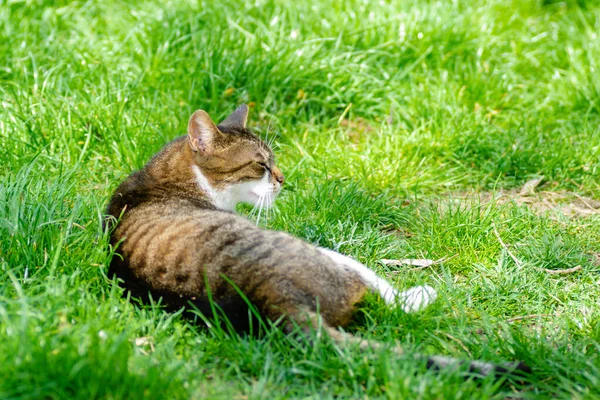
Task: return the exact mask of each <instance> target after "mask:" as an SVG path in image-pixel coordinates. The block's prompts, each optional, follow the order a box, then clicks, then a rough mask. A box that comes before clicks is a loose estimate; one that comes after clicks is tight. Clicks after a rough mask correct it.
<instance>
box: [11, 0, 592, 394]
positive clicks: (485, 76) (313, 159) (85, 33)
mask: <svg viewBox="0 0 600 400" xmlns="http://www.w3.org/2000/svg"><path fill="white" fill-rule="evenodd" d="M220 3H221V2H209V1H201V2H198V1H178V0H174V1H171V2H160V1H150V2H140V3H133V2H132V3H126V4H124V3H122V2H112V1H104V2H93V1H88V2H69V1H62V2H51V1H42V0H39V1H35V0H31V1H29V0H27V1H0V60H2V62H0V101H1V104H2V107H0V154H2V160H1V162H0V398H7V399H17V398H18V399H40V398H48V399H64V398H81V399H91V398H106V399H136V398H147V399H190V398H238V399H245V398H249V399H254V398H256V399H259V398H334V397H337V398H349V397H357V398H365V397H369V398H394V399H395V398H410V399H413V398H447V399H456V398H465V399H469V398H473V397H476V398H497V399H501V398H505V397H507V396H509V397H512V398H521V397H524V398H549V397H556V398H600V360H599V358H598V354H599V350H600V310H599V301H600V293H599V290H598V279H599V276H598V272H600V267H599V262H598V259H600V257H598V254H599V253H600V216H599V215H598V213H595V214H594V213H587V214H585V215H583V214H582V215H579V216H575V217H568V216H564V215H561V214H560V213H556V212H552V211H549V212H546V213H537V212H535V210H534V209H533V208H530V207H527V206H525V205H519V204H517V203H516V202H506V201H501V200H500V199H496V200H492V201H487V200H484V199H485V198H487V197H489V194H490V193H491V194H492V195H493V196H495V197H498V196H500V195H501V193H506V191H512V192H514V193H517V192H518V189H519V188H520V187H521V186H522V185H523V184H524V183H525V182H527V181H529V180H530V179H532V178H534V177H537V176H540V175H543V176H544V181H543V182H542V185H541V187H540V188H539V189H540V190H542V191H546V192H550V194H557V193H559V194H560V193H564V192H568V193H569V195H568V196H570V197H567V201H568V199H569V198H570V199H573V201H575V200H577V196H586V197H588V198H592V199H596V200H600V38H599V37H598V35H599V33H598V31H599V30H600V5H598V4H597V3H596V2H593V1H587V2H586V1H584V0H579V1H574V0H573V1H571V0H567V1H560V2H559V1H542V0H525V1H517V0H512V1H510V0H508V1H504V0H494V1H480V0H461V1H453V2H450V1H416V0H412V1H397V2H387V1H381V2H374V1H369V2H367V1H355V0H352V1H346V2H337V1H331V0H319V1H316V0H314V1H312V0H311V1H305V2H301V1H295V2H291V1H289V2H285V1H275V0H271V1H269V0H260V1H256V2H246V3H243V2H242V3H238V4H235V5H234V4H232V5H230V6H227V5H224V4H220ZM241 102H247V103H252V104H253V109H252V111H251V115H250V125H251V126H252V127H254V128H255V129H256V131H257V132H259V133H260V134H262V135H264V136H265V137H266V136H267V135H268V136H269V137H270V138H273V137H275V143H276V153H277V154H278V160H279V161H278V162H279V165H280V167H281V169H282V170H283V172H284V174H286V180H287V183H286V185H285V190H284V193H283V195H282V196H281V198H280V200H279V203H278V204H279V206H278V210H277V211H276V212H275V213H272V215H271V216H270V218H269V219H268V220H266V221H263V223H264V224H265V225H266V226H268V227H270V228H274V229H282V230H285V231H288V232H291V233H293V234H295V235H297V236H299V237H302V238H305V239H306V240H308V241H310V242H313V243H317V244H319V245H323V246H328V247H330V248H334V249H337V250H339V251H341V252H343V253H346V254H348V255H351V256H353V257H356V258H357V259H359V260H360V261H362V262H364V263H366V264H367V265H369V266H370V267H372V268H373V269H375V270H377V271H378V272H379V273H380V274H382V275H386V276H387V277H388V278H389V279H390V280H392V281H393V282H394V283H395V285H396V286H397V287H398V288H407V287H409V286H412V285H415V284H423V283H427V284H430V285H433V286H434V287H436V289H438V291H439V293H440V296H439V300H438V301H437V302H436V303H435V305H433V306H432V307H430V308H429V309H427V310H425V311H424V312H422V313H418V314H412V315H405V314H403V313H401V312H400V311H394V310H389V309H387V308H386V307H384V306H383V305H382V304H381V302H380V301H378V300H377V299H376V298H371V299H369V301H367V303H366V304H365V306H364V308H362V309H361V310H360V312H359V313H358V318H357V323H356V324H354V325H353V326H352V327H351V329H350V330H351V331H352V332H354V333H355V334H357V335H360V336H363V337H368V338H371V339H376V340H378V341H380V342H383V343H388V344H389V345H390V346H391V345H392V344H393V343H395V342H398V343H400V344H402V345H403V346H404V347H406V348H407V349H409V351H408V353H407V354H406V356H403V357H396V356H392V353H390V352H388V351H385V350H381V351H375V350H371V351H365V352H361V351H358V350H357V349H355V348H342V349H339V348H336V347H335V346H334V345H332V343H330V342H329V341H328V340H326V339H324V338H322V339H319V338H317V337H315V338H313V340H314V342H313V343H312V344H311V345H310V346H307V345H306V344H305V343H303V342H302V341H300V339H299V338H297V337H286V336H284V335H283V334H282V333H281V332H280V331H279V330H278V329H276V328H275V329H270V330H268V332H267V333H266V334H265V335H264V336H263V337H260V338H247V337H238V336H230V335H227V334H225V333H224V332H222V331H219V330H212V331H202V330H198V329H197V328H196V327H194V326H193V325H191V324H189V323H188V322H186V321H185V320H183V319H182V318H181V316H180V315H178V314H175V315H173V314H166V313H164V312H162V311H161V310H160V308H159V307H156V306H155V307H150V306H148V307H145V308H138V307H135V306H133V305H132V304H130V303H129V302H127V301H126V300H124V299H122V298H121V295H122V291H121V289H119V288H118V287H117V286H116V285H114V284H113V283H112V282H110V281H109V280H108V279H107V278H106V276H105V271H106V269H107V265H108V262H109V257H110V254H109V253H108V250H107V246H106V245H107V236H106V233H105V232H103V231H102V225H101V224H102V220H103V212H104V208H105V204H106V202H107V200H108V198H109V196H110V194H111V192H112V191H113V190H114V189H115V187H116V186H117V185H118V183H119V182H120V181H121V180H122V179H124V177H125V176H127V174H129V173H130V172H131V171H132V170H134V169H136V168H140V167H141V166H142V165H143V164H144V163H145V162H146V161H147V160H148V159H149V157H150V156H151V155H152V154H153V153H155V152H156V151H157V150H158V149H159V148H160V147H161V146H162V145H163V144H164V143H166V142H167V141H168V140H170V139H171V138H173V137H175V136H178V135H181V134H183V133H185V127H186V123H187V119H188V117H189V115H190V114H191V113H192V112H193V111H194V110H195V109H198V108H202V109H205V110H207V111H208V112H209V113H211V115H212V116H213V117H215V119H218V118H221V117H223V116H225V115H226V114H227V113H229V112H231V111H232V110H233V109H234V107H235V106H236V105H237V104H239V103H241ZM473 193H474V195H473ZM478 194H482V195H481V198H480V196H479V195H478ZM486 196H487V197H486ZM245 210H246V209H241V212H245ZM494 229H496V230H497V231H498V233H499V235H500V236H501V237H502V240H503V241H504V242H505V243H506V244H507V246H508V247H507V248H504V247H503V246H502V245H501V244H500V242H499V240H498V238H497V237H496V235H495V233H494ZM507 249H508V250H510V252H512V253H514V255H515V256H516V257H517V258H518V259H519V263H515V262H514V261H513V259H512V258H511V256H510V255H509V254H508V251H507ZM442 257H453V258H451V259H450V260H448V261H447V262H445V263H443V264H441V265H436V266H434V267H431V268H428V269H424V270H420V271H414V270H411V268H409V267H386V266H383V265H382V264H381V263H380V260H381V259H383V258H430V259H440V258H442ZM577 265H581V266H582V267H583V268H582V270H581V271H579V272H577V273H573V274H567V275H553V274H548V273H547V272H545V271H544V270H543V269H544V268H545V269H566V268H571V267H575V266H577ZM535 315H539V316H537V317H536V316H535ZM523 316H529V317H528V318H523V319H516V320H511V318H515V317H523ZM140 338H142V339H140ZM416 352H421V353H427V354H436V353H441V354H448V355H452V356H455V357H460V358H482V359H486V360H490V361H497V362H500V361H506V360H513V359H520V360H524V361H525V362H527V363H528V364H529V365H530V366H531V367H532V368H533V371H534V372H533V374H532V375H531V376H530V377H529V378H528V379H527V381H526V382H525V383H524V384H518V383H510V382H505V383H504V384H502V382H494V381H493V380H483V381H481V382H473V381H467V382H464V381H463V379H462V377H461V375H460V373H459V372H458V371H443V372H440V373H432V372H430V371H426V369H425V366H424V365H423V364H422V363H420V362H417V361H415V359H414V357H412V354H413V353H416Z"/></svg>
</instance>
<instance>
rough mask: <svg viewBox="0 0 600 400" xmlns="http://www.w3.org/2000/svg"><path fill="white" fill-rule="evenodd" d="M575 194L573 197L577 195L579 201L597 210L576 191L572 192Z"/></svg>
mask: <svg viewBox="0 0 600 400" xmlns="http://www.w3.org/2000/svg"><path fill="white" fill-rule="evenodd" d="M573 194H574V195H575V197H577V198H578V199H579V201H581V202H582V203H583V204H584V205H585V206H586V207H587V208H589V209H590V210H592V211H594V212H597V211H598V208H597V207H594V206H592V205H591V204H590V203H589V202H588V201H587V200H586V199H585V198H584V197H583V196H580V195H579V194H577V193H573Z"/></svg>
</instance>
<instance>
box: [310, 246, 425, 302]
mask: <svg viewBox="0 0 600 400" xmlns="http://www.w3.org/2000/svg"><path fill="white" fill-rule="evenodd" d="M319 251H320V252H321V253H323V254H325V255H327V256H328V257H329V258H331V259H332V260H333V261H334V262H335V263H336V264H338V265H340V266H346V267H348V268H351V269H352V270H354V271H356V272H357V273H358V274H359V275H360V276H361V278H362V279H363V280H364V281H365V282H366V283H367V284H368V285H369V287H371V289H372V290H374V291H377V292H379V294H380V296H381V298H382V299H383V300H384V301H385V302H386V303H387V304H389V305H391V306H400V307H401V308H402V310H403V311H404V312H407V313H409V312H416V311H419V310H422V309H423V308H425V307H427V306H428V305H429V304H431V303H433V302H434V301H435V299H436V298H437V292H436V291H435V289H434V288H432V287H431V286H429V285H423V286H415V287H413V288H410V289H408V290H406V291H404V292H399V291H398V290H396V289H394V287H392V285H391V284H390V283H389V282H387V281H386V280H385V279H383V278H380V277H379V276H377V274H376V273H375V272H373V271H372V270H371V269H369V268H368V267H366V266H365V265H363V264H361V263H359V262H358V261H356V260H355V259H353V258H351V257H348V256H345V255H343V254H340V253H338V252H335V251H333V250H329V249H324V248H322V247H319Z"/></svg>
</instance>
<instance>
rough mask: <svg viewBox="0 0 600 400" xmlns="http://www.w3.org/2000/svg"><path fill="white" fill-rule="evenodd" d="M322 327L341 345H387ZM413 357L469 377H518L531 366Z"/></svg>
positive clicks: (399, 350)
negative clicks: (456, 370)
mask: <svg viewBox="0 0 600 400" xmlns="http://www.w3.org/2000/svg"><path fill="white" fill-rule="evenodd" d="M324 329H325V330H326V331H327V333H328V334H329V336H330V337H331V338H332V339H333V340H334V341H335V342H336V343H338V344H339V345H342V346H347V345H353V344H354V345H358V346H359V348H360V349H367V348H370V349H380V348H384V347H387V346H385V345H384V344H382V343H380V342H377V341H374V340H366V339H361V338H358V337H356V336H354V335H352V334H349V333H345V332H340V331H339V330H337V329H335V328H332V327H327V326H325V327H324ZM389 350H390V351H392V352H394V353H396V354H397V355H402V354H405V351H404V349H403V348H402V347H401V346H399V345H395V346H393V347H390V348H389ZM415 357H416V358H417V359H420V360H423V361H425V362H426V363H427V368H428V369H431V370H442V369H461V370H463V369H464V370H466V371H467V372H468V374H469V375H468V376H469V377H486V376H495V377H498V378H500V377H503V376H506V377H508V376H512V377H514V378H520V377H523V376H524V375H525V374H529V373H531V368H529V366H527V365H526V364H525V363H523V362H521V361H517V362H507V363H502V364H495V363H490V362H486V361H480V360H461V359H459V358H454V357H448V356H440V355H433V356H426V355H423V354H415Z"/></svg>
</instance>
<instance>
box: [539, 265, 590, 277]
mask: <svg viewBox="0 0 600 400" xmlns="http://www.w3.org/2000/svg"><path fill="white" fill-rule="evenodd" d="M536 269H537V270H538V271H543V272H546V273H548V274H550V275H566V274H572V273H573V272H577V271H580V270H582V269H583V267H582V266H581V265H578V266H576V267H573V268H567V269H548V268H537V267H536Z"/></svg>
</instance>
